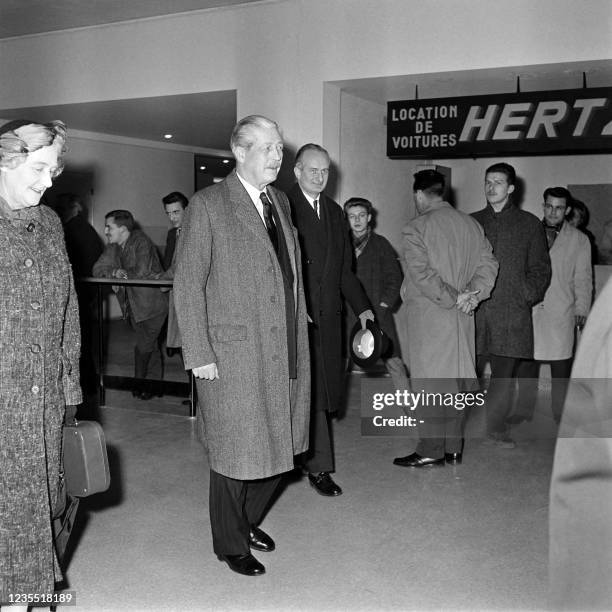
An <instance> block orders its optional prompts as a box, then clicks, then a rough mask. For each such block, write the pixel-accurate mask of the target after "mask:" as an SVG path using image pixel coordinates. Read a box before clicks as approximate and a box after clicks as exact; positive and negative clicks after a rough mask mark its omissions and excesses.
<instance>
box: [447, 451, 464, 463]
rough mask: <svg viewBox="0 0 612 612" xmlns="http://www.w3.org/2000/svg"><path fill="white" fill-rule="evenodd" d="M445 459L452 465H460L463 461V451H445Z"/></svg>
mask: <svg viewBox="0 0 612 612" xmlns="http://www.w3.org/2000/svg"><path fill="white" fill-rule="evenodd" d="M444 459H445V460H446V463H450V464H451V465H459V464H460V463H461V462H462V461H463V453H445V454H444Z"/></svg>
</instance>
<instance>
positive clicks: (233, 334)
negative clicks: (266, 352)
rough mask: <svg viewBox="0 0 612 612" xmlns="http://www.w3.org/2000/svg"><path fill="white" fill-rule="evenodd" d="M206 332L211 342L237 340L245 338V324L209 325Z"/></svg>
mask: <svg viewBox="0 0 612 612" xmlns="http://www.w3.org/2000/svg"><path fill="white" fill-rule="evenodd" d="M208 334H209V336H210V339H211V340H212V341H213V342H239V341H241V340H246V339H247V328H246V325H211V326H210V327H209V328H208Z"/></svg>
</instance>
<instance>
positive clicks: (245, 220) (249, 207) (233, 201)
mask: <svg viewBox="0 0 612 612" xmlns="http://www.w3.org/2000/svg"><path fill="white" fill-rule="evenodd" d="M226 185H227V189H228V191H229V201H230V205H231V206H232V207H233V208H234V214H235V215H236V218H237V219H238V221H240V222H241V223H242V224H243V225H245V227H246V228H247V229H248V230H249V231H250V232H252V233H253V235H254V236H255V238H256V239H257V240H259V241H260V242H262V244H264V245H265V247H266V248H267V249H268V251H270V254H272V255H274V256H276V253H275V252H274V247H273V246H272V243H271V242H270V237H269V236H268V232H267V231H266V228H265V226H264V224H263V221H262V220H261V217H260V216H259V213H258V212H257V209H256V208H255V205H254V204H253V201H252V200H251V197H250V196H249V194H248V193H247V190H246V189H245V188H244V186H243V185H242V183H241V182H240V179H239V178H238V177H237V176H236V172H235V171H234V172H233V173H232V174H230V175H229V176H228V177H227V179H226Z"/></svg>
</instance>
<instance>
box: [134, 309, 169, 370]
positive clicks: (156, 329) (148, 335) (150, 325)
mask: <svg viewBox="0 0 612 612" xmlns="http://www.w3.org/2000/svg"><path fill="white" fill-rule="evenodd" d="M165 320H166V315H165V314H161V315H157V316H155V317H151V318H150V319H145V320H144V321H138V322H136V321H135V320H134V318H133V317H132V316H131V315H130V325H131V326H132V329H133V330H134V332H135V334H136V346H135V348H134V377H135V378H151V379H154V380H161V379H162V378H163V371H162V354H161V349H160V346H159V335H160V333H161V330H162V327H163V326H164V322H165Z"/></svg>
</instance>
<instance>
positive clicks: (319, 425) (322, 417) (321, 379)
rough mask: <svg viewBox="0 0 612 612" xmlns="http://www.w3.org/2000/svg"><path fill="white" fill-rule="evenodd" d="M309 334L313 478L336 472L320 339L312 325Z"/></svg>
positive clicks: (308, 456)
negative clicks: (314, 475) (322, 473)
mask: <svg viewBox="0 0 612 612" xmlns="http://www.w3.org/2000/svg"><path fill="white" fill-rule="evenodd" d="M308 331H309V339H310V355H311V362H310V363H311V400H310V438H309V444H308V451H307V452H306V453H305V455H304V467H305V468H306V470H308V471H309V472H310V473H311V474H317V473H319V472H333V471H334V450H333V440H332V432H331V422H330V420H331V418H330V415H329V412H328V410H327V407H328V404H329V401H328V399H327V389H326V388H325V372H324V371H323V359H322V358H321V355H320V352H321V351H320V348H319V346H320V339H319V337H318V332H316V331H315V330H314V329H313V328H312V325H309V326H308Z"/></svg>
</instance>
